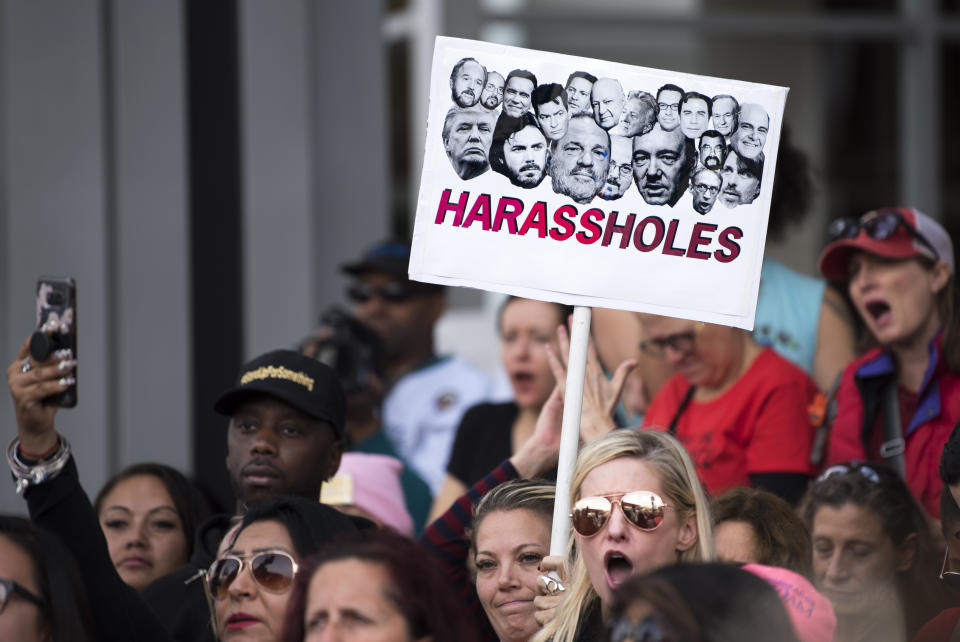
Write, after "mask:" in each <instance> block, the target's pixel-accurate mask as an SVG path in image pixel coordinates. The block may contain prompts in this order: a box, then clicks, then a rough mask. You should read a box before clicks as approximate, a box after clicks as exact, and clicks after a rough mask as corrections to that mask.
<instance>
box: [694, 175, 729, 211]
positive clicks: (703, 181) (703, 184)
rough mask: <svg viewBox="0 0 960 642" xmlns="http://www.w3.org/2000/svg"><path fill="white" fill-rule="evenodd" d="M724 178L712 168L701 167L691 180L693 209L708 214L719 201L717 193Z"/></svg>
mask: <svg viewBox="0 0 960 642" xmlns="http://www.w3.org/2000/svg"><path fill="white" fill-rule="evenodd" d="M722 184H723V180H722V179H721V178H720V174H718V173H717V172H715V171H714V170H712V169H706V168H701V169H700V170H699V171H697V172H696V173H695V174H694V175H693V179H692V180H691V181H690V190H691V192H692V193H693V209H694V210H696V211H697V212H699V213H700V214H706V213H707V212H709V211H710V210H711V209H712V208H713V204H714V203H716V202H717V195H718V194H719V193H720V187H721V185H722Z"/></svg>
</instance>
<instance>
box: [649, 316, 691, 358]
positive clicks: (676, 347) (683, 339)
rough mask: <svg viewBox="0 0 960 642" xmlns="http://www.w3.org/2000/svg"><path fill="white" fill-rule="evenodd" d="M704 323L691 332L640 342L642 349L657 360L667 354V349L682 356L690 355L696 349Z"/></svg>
mask: <svg viewBox="0 0 960 642" xmlns="http://www.w3.org/2000/svg"><path fill="white" fill-rule="evenodd" d="M703 325H704V324H703V323H702V322H701V323H697V325H695V326H693V330H691V331H690V332H678V333H677V334H671V335H670V336H669V337H663V338H661V339H646V340H644V341H641V342H640V349H641V350H642V351H643V352H645V353H647V354H648V355H650V356H651V357H656V358H657V359H662V358H663V357H664V355H666V354H667V348H670V349H671V350H673V351H674V352H676V353H678V354H682V355H688V354H690V353H691V352H693V349H694V347H696V340H697V335H698V334H700V331H701V330H703Z"/></svg>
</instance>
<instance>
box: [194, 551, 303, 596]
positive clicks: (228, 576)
mask: <svg viewBox="0 0 960 642" xmlns="http://www.w3.org/2000/svg"><path fill="white" fill-rule="evenodd" d="M244 564H248V565H249V566H250V575H251V576H253V579H254V581H256V583H257V584H259V585H260V588H262V589H264V590H266V591H269V592H270V593H283V592H284V591H285V590H287V589H288V588H289V587H290V585H291V584H293V578H294V577H295V576H296V574H297V563H296V562H295V561H294V559H293V557H291V556H290V554H289V553H286V552H284V551H264V552H261V553H257V554H255V555H253V556H247V555H244V556H239V555H226V556H224V557H221V558H219V559H217V560H216V561H215V562H214V563H213V564H211V565H210V569H209V570H208V571H207V585H208V586H209V587H210V594H211V595H212V596H213V597H214V598H215V599H217V600H222V599H224V598H225V597H227V590H228V589H229V588H230V584H231V583H232V582H233V581H234V580H235V579H237V576H239V575H240V573H241V572H243V566H244Z"/></svg>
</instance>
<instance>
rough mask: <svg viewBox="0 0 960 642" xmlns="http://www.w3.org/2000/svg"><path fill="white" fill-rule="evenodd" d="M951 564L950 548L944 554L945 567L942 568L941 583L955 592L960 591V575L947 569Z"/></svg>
mask: <svg viewBox="0 0 960 642" xmlns="http://www.w3.org/2000/svg"><path fill="white" fill-rule="evenodd" d="M949 564H950V548H949V547H948V548H947V550H945V551H944V552H943V565H942V566H941V567H940V576H939V577H940V581H941V582H943V583H944V584H946V585H947V586H949V587H950V588H952V589H953V590H955V591H960V573H958V572H957V571H951V570H949V569H948V568H947V567H948V565H949Z"/></svg>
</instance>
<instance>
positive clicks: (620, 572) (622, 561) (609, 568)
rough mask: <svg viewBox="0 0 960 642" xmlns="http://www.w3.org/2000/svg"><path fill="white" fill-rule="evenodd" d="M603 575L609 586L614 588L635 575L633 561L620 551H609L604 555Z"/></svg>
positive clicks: (611, 588)
mask: <svg viewBox="0 0 960 642" xmlns="http://www.w3.org/2000/svg"><path fill="white" fill-rule="evenodd" d="M603 575H604V578H605V579H606V580H607V586H609V587H610V590H614V589H616V588H617V587H618V586H620V585H621V584H623V583H624V582H626V581H627V580H628V579H630V576H631V575H633V563H632V562H631V561H630V560H629V559H627V557H626V555H624V554H623V553H621V552H620V551H608V552H607V554H606V555H604V556H603Z"/></svg>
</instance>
